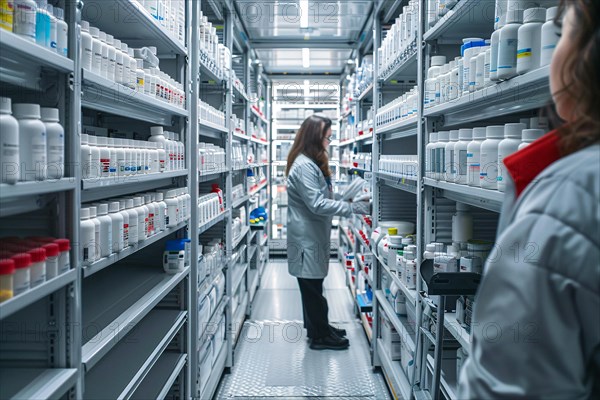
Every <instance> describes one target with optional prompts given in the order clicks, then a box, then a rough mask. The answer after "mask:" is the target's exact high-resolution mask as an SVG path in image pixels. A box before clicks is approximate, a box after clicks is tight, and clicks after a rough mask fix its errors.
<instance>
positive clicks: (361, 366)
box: [215, 260, 391, 400]
mask: <svg viewBox="0 0 600 400" xmlns="http://www.w3.org/2000/svg"><path fill="white" fill-rule="evenodd" d="M344 279H345V278H344V272H343V269H342V267H341V266H340V265H339V264H338V263H337V262H332V263H331V265H330V272H329V276H328V277H327V279H326V280H325V284H324V287H325V296H326V297H327V299H328V303H329V319H330V322H331V323H332V324H333V325H335V326H337V327H339V328H344V329H346V331H347V332H348V339H349V340H350V348H349V349H348V350H343V351H333V350H321V351H316V350H311V349H310V348H309V347H308V341H307V338H306V331H305V330H304V329H303V328H302V325H303V324H302V304H301V301H300V291H299V289H298V284H297V281H296V279H295V278H293V277H292V276H290V275H289V274H288V272H287V264H286V262H285V260H275V261H272V262H270V263H269V264H268V265H267V267H266V269H265V273H264V276H263V279H262V283H261V287H260V289H259V291H258V293H257V294H256V297H255V299H254V304H253V308H252V312H251V316H250V318H249V319H248V320H247V321H246V323H245V324H244V328H243V330H242V333H241V336H240V339H239V340H238V344H237V348H236V350H235V353H234V354H235V363H234V367H233V368H232V370H231V373H230V374H229V375H225V376H224V378H223V380H222V382H221V385H220V387H219V388H218V389H217V394H216V396H215V398H217V399H237V400H239V399H256V400H258V399H304V398H310V399H328V398H335V399H377V400H379V399H390V398H391V397H390V395H389V393H388V390H387V386H386V383H385V381H384V379H383V376H382V375H381V374H380V373H379V372H374V371H373V368H372V367H371V365H370V355H369V344H368V340H367V338H366V335H365V332H364V331H363V328H362V326H361V325H360V323H359V320H358V319H357V318H356V316H355V314H354V311H353V302H352V297H351V295H350V291H349V290H348V288H347V286H346V285H345V280H344Z"/></svg>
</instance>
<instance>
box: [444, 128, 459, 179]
mask: <svg viewBox="0 0 600 400" xmlns="http://www.w3.org/2000/svg"><path fill="white" fill-rule="evenodd" d="M457 142H458V130H451V131H450V140H449V141H448V143H446V145H445V146H444V166H443V169H444V176H443V177H442V180H444V181H446V182H454V179H455V175H456V165H455V164H454V146H455V145H456V143H457Z"/></svg>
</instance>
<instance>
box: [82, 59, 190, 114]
mask: <svg viewBox="0 0 600 400" xmlns="http://www.w3.org/2000/svg"><path fill="white" fill-rule="evenodd" d="M81 104H82V106H83V107H84V108H89V109H92V110H96V111H103V112H106V113H110V114H113V115H118V116H121V117H127V118H133V119H137V120H140V121H147V122H152V123H155V124H158V125H166V126H170V125H172V118H173V117H187V116H188V111H187V110H185V109H182V108H179V107H175V106H173V105H171V104H169V103H167V102H164V101H160V100H157V99H155V98H153V97H151V96H149V95H147V94H144V93H140V92H137V91H135V90H133V89H131V88H128V87H126V86H124V85H121V84H119V83H116V82H113V81H110V80H108V79H106V78H104V77H102V76H100V75H97V74H95V73H93V72H91V71H88V70H83V80H82V98H81Z"/></svg>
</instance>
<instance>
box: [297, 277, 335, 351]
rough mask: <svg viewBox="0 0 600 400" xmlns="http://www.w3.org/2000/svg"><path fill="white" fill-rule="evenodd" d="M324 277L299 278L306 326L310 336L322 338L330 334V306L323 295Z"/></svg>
mask: <svg viewBox="0 0 600 400" xmlns="http://www.w3.org/2000/svg"><path fill="white" fill-rule="evenodd" d="M323 281H324V279H304V278H298V285H299V286H300V294H301V295H302V310H303V313H304V327H305V328H306V330H307V332H308V337H309V338H312V339H320V338H324V337H326V336H329V334H330V328H329V318H328V316H327V314H328V313H329V306H328V305H327V299H326V298H325V297H324V296H323Z"/></svg>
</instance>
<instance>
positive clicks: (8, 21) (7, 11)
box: [0, 0, 14, 32]
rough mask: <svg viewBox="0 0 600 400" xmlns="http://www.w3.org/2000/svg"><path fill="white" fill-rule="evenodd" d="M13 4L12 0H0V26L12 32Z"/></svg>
mask: <svg viewBox="0 0 600 400" xmlns="http://www.w3.org/2000/svg"><path fill="white" fill-rule="evenodd" d="M13 13H14V4H13V1H12V0H0V28H2V29H4V30H7V31H9V32H12V30H13Z"/></svg>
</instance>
